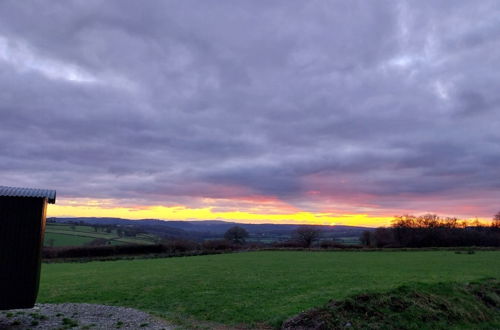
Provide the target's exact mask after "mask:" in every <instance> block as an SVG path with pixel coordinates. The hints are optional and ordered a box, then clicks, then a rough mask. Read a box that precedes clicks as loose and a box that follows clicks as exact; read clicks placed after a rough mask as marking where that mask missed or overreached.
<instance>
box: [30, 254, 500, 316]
mask: <svg viewBox="0 0 500 330" xmlns="http://www.w3.org/2000/svg"><path fill="white" fill-rule="evenodd" d="M499 260H500V251H479V252H476V253H475V254H455V253H454V252H453V251H411V252H401V251H399V252H396V251H388V252H385V251H384V252H306V251H300V252H299V251H297V252H295V251H293V252H292V251H272V252H271V251H263V252H249V253H233V254H223V255H209V256H198V257H184V258H169V259H142V260H119V261H108V262H89V263H58V264H57V263H56V264H44V265H43V268H42V279H41V286H40V293H39V299H38V302H44V303H60V302H87V303H99V304H108V305H118V306H129V307H134V308H138V309H141V310H144V311H148V312H152V313H154V314H157V315H160V316H163V317H165V318H167V319H170V320H172V321H174V322H177V323H182V322H183V323H185V322H193V324H196V323H197V322H216V323H222V324H227V325H249V326H258V325H270V326H277V325H279V324H281V322H282V321H283V320H285V319H286V318H288V317H290V316H293V315H295V314H297V313H299V312H301V311H303V310H306V309H309V308H312V307H317V306H321V305H323V304H325V303H326V302H327V301H328V300H330V299H342V298H345V297H347V296H350V295H353V294H357V293H365V292H375V291H385V290H389V289H392V288H394V287H397V286H400V285H402V284H404V283H408V282H425V283H436V282H447V281H459V282H465V281H471V280H476V279H481V278H485V277H496V278H500V262H499ZM186 320H190V321H186Z"/></svg>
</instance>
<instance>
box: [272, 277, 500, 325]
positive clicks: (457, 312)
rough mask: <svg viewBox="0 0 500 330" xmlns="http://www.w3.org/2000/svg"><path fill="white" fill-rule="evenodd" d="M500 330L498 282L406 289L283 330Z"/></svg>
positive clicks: (334, 304) (296, 320)
mask: <svg viewBox="0 0 500 330" xmlns="http://www.w3.org/2000/svg"><path fill="white" fill-rule="evenodd" d="M450 328H462V329H500V281H498V280H496V279H487V280H483V281H479V282H473V283H467V284H463V283H437V284H422V283H417V284H411V285H404V286H401V287H399V288H397V289H395V290H392V291H389V292H386V293H369V294H361V295H356V296H353V297H351V298H348V299H345V300H342V301H330V302H329V303H328V304H327V305H326V306H324V307H321V308H316V309H312V310H310V311H307V312H304V313H301V314H299V315H297V316H295V317H293V318H291V319H289V320H287V321H285V322H284V323H283V326H282V329H450Z"/></svg>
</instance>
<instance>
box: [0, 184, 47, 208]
mask: <svg viewBox="0 0 500 330" xmlns="http://www.w3.org/2000/svg"><path fill="white" fill-rule="evenodd" d="M0 196H6V197H34V198H47V200H48V202H49V203H51V204H55V202H56V191H55V190H47V189H31V188H16V187H6V186H0Z"/></svg>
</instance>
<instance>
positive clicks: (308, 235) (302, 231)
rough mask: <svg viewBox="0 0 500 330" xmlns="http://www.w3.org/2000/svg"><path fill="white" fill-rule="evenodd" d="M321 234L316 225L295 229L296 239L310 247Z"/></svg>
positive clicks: (294, 235)
mask: <svg viewBox="0 0 500 330" xmlns="http://www.w3.org/2000/svg"><path fill="white" fill-rule="evenodd" d="M320 235H321V231H320V230H319V229H318V228H316V227H314V226H301V227H299V228H297V229H295V230H294V231H293V237H294V238H295V240H296V241H297V242H298V243H299V244H301V245H302V246H304V247H310V246H311V245H312V243H313V242H314V241H315V240H317V239H318V238H319V236H320Z"/></svg>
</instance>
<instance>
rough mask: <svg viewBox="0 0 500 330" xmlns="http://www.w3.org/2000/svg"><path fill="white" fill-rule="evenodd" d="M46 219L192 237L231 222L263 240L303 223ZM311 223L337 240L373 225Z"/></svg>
mask: <svg viewBox="0 0 500 330" xmlns="http://www.w3.org/2000/svg"><path fill="white" fill-rule="evenodd" d="M50 220H51V221H54V222H58V223H80V224H88V225H118V226H125V227H137V228H140V229H142V230H144V231H146V232H149V233H152V234H155V235H159V236H163V237H167V238H168V237H170V238H185V239H195V240H204V239H214V238H221V237H222V236H223V235H224V233H225V232H226V231H227V230H228V229H229V228H231V227H233V226H240V227H242V228H245V229H246V230H247V231H248V233H249V234H250V238H251V239H254V240H257V241H263V242H264V241H265V242H270V241H280V240H286V239H289V238H290V237H291V235H292V232H293V231H294V230H295V229H297V228H298V227H301V226H305V225H295V224H271V223H269V224H246V223H236V222H227V221H220V220H200V221H172V220H168V221H167V220H158V219H142V220H128V219H121V218H51V219H50ZM315 227H317V228H318V229H320V230H321V231H322V233H323V235H322V236H323V238H324V239H339V240H341V239H342V238H349V240H352V239H353V238H355V239H357V238H358V237H359V236H360V235H361V233H362V232H363V231H365V230H372V229H373V228H369V227H359V226H326V225H319V226H315Z"/></svg>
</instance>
